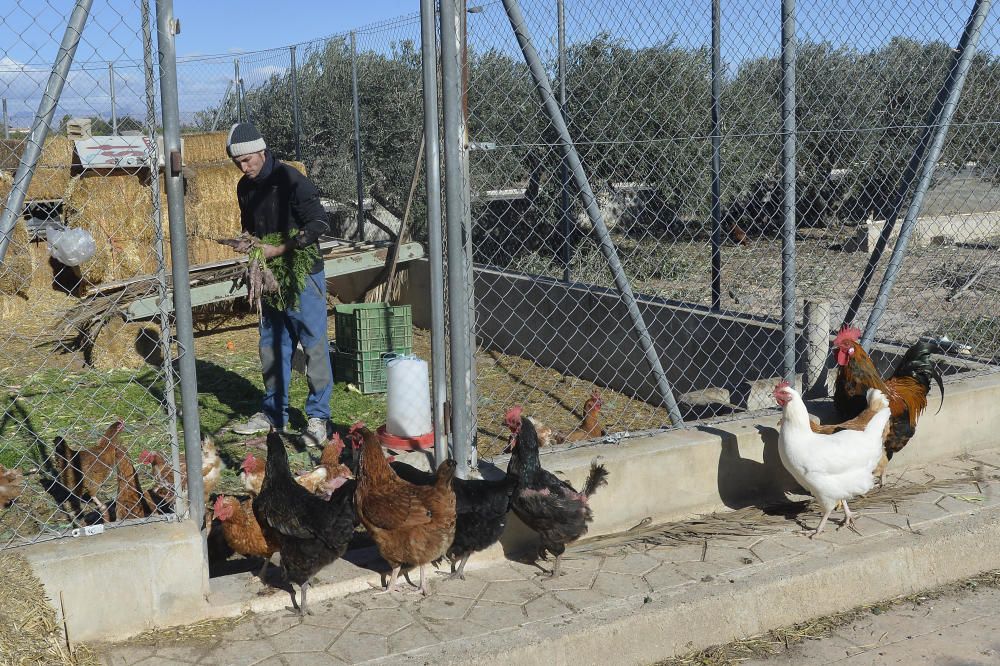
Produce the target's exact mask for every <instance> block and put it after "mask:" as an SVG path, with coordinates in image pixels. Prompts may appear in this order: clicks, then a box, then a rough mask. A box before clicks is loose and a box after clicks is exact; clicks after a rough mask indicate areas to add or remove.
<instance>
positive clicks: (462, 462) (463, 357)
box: [440, 0, 475, 478]
mask: <svg viewBox="0 0 1000 666" xmlns="http://www.w3.org/2000/svg"><path fill="white" fill-rule="evenodd" d="M458 4H459V0H442V1H441V9H440V12H441V16H440V18H441V87H442V91H441V93H442V102H443V104H444V158H445V179H444V184H445V220H446V224H447V234H448V315H449V317H448V323H449V334H450V340H449V342H450V345H449V346H450V351H451V405H452V410H451V439H450V443H451V451H452V456H453V457H454V458H455V460H456V461H457V462H458V470H457V472H458V474H459V476H460V477H462V478H464V477H465V476H466V474H467V472H468V458H469V448H470V443H471V440H472V436H473V426H472V424H470V423H469V409H470V406H471V403H472V402H473V401H474V400H475V396H474V395H473V394H472V377H471V373H472V368H471V367H470V364H471V361H472V358H471V355H470V354H469V349H470V348H471V347H472V321H471V320H470V318H469V308H468V305H469V299H470V294H469V290H471V289H472V288H473V285H472V284H470V283H469V281H468V273H467V271H466V267H465V235H466V233H467V231H468V224H467V221H466V219H465V217H464V215H465V214H466V210H467V208H466V207H465V205H464V203H463V201H462V195H463V189H464V188H463V184H462V178H463V177H464V175H465V174H464V173H463V167H462V152H463V148H464V146H463V139H464V137H463V136H462V125H463V123H462V66H461V57H462V54H461V49H460V46H459V42H460V40H461V29H460V26H459V20H460V17H459V14H458V6H457V5H458Z"/></svg>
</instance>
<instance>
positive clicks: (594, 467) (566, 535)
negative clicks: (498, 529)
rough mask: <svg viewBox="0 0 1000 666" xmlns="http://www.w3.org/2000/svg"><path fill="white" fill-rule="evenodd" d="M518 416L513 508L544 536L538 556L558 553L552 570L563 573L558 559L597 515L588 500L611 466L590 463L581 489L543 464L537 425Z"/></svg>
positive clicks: (512, 458)
mask: <svg viewBox="0 0 1000 666" xmlns="http://www.w3.org/2000/svg"><path fill="white" fill-rule="evenodd" d="M514 409H515V410H517V409H519V408H517V407H515V408H514ZM508 415H510V413H508ZM519 420H520V423H519V424H517V423H516V421H517V419H515V420H514V421H513V422H512V423H514V424H515V428H516V432H515V435H516V440H515V444H514V450H513V451H512V452H511V456H510V463H509V464H508V465H507V476H514V477H516V478H517V479H518V487H517V490H516V491H515V492H514V496H513V499H512V500H511V508H513V509H514V513H515V514H517V517H518V518H520V519H521V521H522V522H523V523H524V524H525V525H527V526H528V527H530V528H531V529H533V530H535V531H536V532H538V536H539V537H541V545H540V546H539V548H538V559H542V560H544V559H547V557H546V553H552V554H553V555H555V556H556V561H555V564H554V565H553V567H552V572H551V574H550V575H551V576H553V577H555V576H559V575H560V572H559V561H560V558H561V557H562V554H563V552H564V551H565V550H566V545H567V544H569V543H571V542H573V541H576V540H577V539H579V538H580V537H582V536H583V535H584V534H586V533H587V523H589V522H591V521H592V520H593V519H594V516H593V513H592V512H591V510H590V504H589V503H588V500H589V499H590V497H591V495H593V494H594V493H595V492H596V491H597V489H598V488H600V487H601V486H603V485H607V482H608V470H607V469H605V467H604V465H598V464H597V463H596V462H593V463H591V464H590V474H589V475H588V476H587V482H586V484H585V485H584V488H583V492H582V493H578V492H577V491H576V490H575V489H574V488H573V486H571V485H570V484H569V483H567V482H565V481H563V480H561V479H559V478H558V477H556V476H555V475H554V474H552V473H550V472H547V471H546V470H545V469H543V468H542V464H541V462H540V461H539V460H538V433H537V432H536V430H535V426H534V424H533V423H532V421H531V419H530V418H528V417H524V418H521V419H519Z"/></svg>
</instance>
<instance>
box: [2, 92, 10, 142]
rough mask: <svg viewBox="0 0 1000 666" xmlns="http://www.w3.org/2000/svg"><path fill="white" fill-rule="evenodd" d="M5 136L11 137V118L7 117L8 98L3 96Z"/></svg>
mask: <svg viewBox="0 0 1000 666" xmlns="http://www.w3.org/2000/svg"><path fill="white" fill-rule="evenodd" d="M3 138H5V139H9V138H10V119H9V118H8V117H7V98H6V97H4V98H3Z"/></svg>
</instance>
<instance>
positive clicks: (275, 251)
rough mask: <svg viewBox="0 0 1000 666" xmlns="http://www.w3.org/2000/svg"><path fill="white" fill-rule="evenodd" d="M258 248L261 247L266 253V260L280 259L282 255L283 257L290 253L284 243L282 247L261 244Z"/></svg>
mask: <svg viewBox="0 0 1000 666" xmlns="http://www.w3.org/2000/svg"><path fill="white" fill-rule="evenodd" d="M258 247H260V249H261V250H262V251H263V252H264V258H265V259H270V258H272V257H280V256H281V255H283V254H284V253H285V252H287V251H288V248H287V247H286V245H285V244H284V243H282V244H281V245H264V244H263V243H261V244H260V245H259V246H258Z"/></svg>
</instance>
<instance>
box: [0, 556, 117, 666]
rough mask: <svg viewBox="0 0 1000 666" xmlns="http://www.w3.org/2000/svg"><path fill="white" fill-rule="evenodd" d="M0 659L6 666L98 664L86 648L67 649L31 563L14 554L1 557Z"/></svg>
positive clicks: (77, 665)
mask: <svg viewBox="0 0 1000 666" xmlns="http://www.w3.org/2000/svg"><path fill="white" fill-rule="evenodd" d="M0 571H3V573H4V584H3V585H0V655H2V656H3V659H4V661H3V663H5V664H67V665H70V664H75V665H76V666H90V665H91V664H97V663H98V660H97V657H96V656H95V655H94V654H93V653H92V652H91V651H90V650H89V649H87V648H86V647H84V646H80V647H77V648H67V647H66V637H65V636H64V635H63V632H62V626H61V625H60V624H59V622H58V621H57V619H56V612H55V609H54V608H53V604H52V603H51V602H50V601H49V600H48V598H47V597H46V593H45V587H44V586H43V585H42V581H40V580H39V579H38V577H37V576H35V572H34V571H33V570H32V568H31V564H29V563H28V560H27V559H25V558H24V557H23V556H21V555H17V554H14V553H8V554H0Z"/></svg>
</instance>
